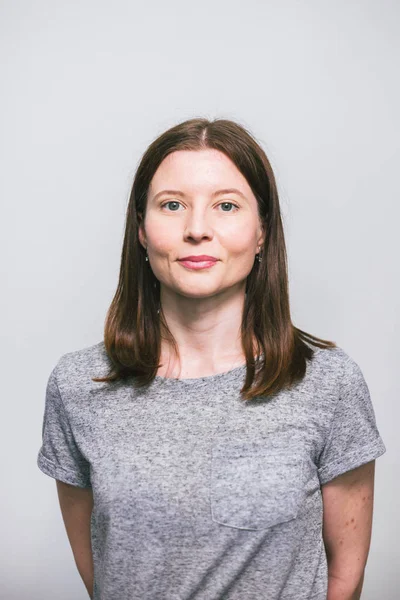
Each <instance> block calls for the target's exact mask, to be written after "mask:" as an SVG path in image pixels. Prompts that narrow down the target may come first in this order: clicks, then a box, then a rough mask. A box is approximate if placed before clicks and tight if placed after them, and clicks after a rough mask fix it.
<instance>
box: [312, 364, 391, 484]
mask: <svg viewBox="0 0 400 600" xmlns="http://www.w3.org/2000/svg"><path fill="white" fill-rule="evenodd" d="M385 452H386V447H385V445H384V443H383V440H382V438H381V436H380V434H379V431H378V428H377V424H376V419H375V413H374V408H373V405H372V402H371V397H370V393H369V389H368V386H367V383H366V381H365V378H364V376H363V374H362V372H361V369H360V367H359V365H358V364H357V363H356V361H355V360H354V359H352V358H351V357H348V360H347V361H346V363H345V364H344V366H343V373H342V378H341V382H340V392H339V397H338V403H337V406H336V408H335V411H334V414H333V418H332V422H331V427H330V431H329V434H328V438H327V440H326V443H325V444H324V448H323V450H322V452H321V454H320V456H319V459H318V464H317V467H318V477H319V480H320V484H321V485H323V484H324V483H327V482H328V481H330V480H331V479H333V478H334V477H337V476H338V475H341V474H342V473H345V472H346V471H350V470H351V469H355V468H356V467H359V466H361V465H363V464H365V463H367V462H370V461H372V460H374V459H376V458H378V457H379V456H381V455H382V454H384V453H385Z"/></svg>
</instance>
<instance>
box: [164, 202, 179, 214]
mask: <svg viewBox="0 0 400 600" xmlns="http://www.w3.org/2000/svg"><path fill="white" fill-rule="evenodd" d="M167 204H180V202H178V201H177V200H168V201H167V202H164V204H161V208H164V206H166V205H167ZM172 212H177V211H176V210H175V211H172Z"/></svg>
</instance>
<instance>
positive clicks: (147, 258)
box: [146, 248, 149, 261]
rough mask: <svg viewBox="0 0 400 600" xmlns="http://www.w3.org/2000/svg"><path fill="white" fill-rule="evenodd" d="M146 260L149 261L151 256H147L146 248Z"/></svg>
mask: <svg viewBox="0 0 400 600" xmlns="http://www.w3.org/2000/svg"><path fill="white" fill-rule="evenodd" d="M146 260H147V261H148V260H149V256H148V254H147V248H146Z"/></svg>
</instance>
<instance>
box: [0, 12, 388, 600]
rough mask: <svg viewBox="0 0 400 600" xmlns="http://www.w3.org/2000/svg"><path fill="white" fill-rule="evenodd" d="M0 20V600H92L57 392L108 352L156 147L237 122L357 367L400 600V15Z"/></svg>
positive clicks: (302, 311) (330, 331) (296, 280)
mask: <svg viewBox="0 0 400 600" xmlns="http://www.w3.org/2000/svg"><path fill="white" fill-rule="evenodd" d="M0 7H1V8H0V29H1V30H0V44H1V73H0V75H1V77H0V79H1V94H0V119H1V136H0V144H1V150H0V152H1V156H0V158H1V167H2V168H1V181H0V185H1V202H2V219H1V231H0V234H1V245H2V248H1V254H0V255H1V258H2V283H3V286H2V294H1V303H2V315H3V319H2V327H1V329H2V345H1V346H2V356H1V364H2V367H3V369H2V394H1V396H2V418H1V431H0V434H1V436H0V439H1V445H2V448H1V456H2V469H1V480H2V492H1V511H0V528H1V532H2V536H1V537H2V543H1V551H0V552H1V556H0V562H1V567H0V569H1V572H0V581H1V583H0V598H1V600H50V599H53V598H55V597H56V598H57V600H71V598H73V599H74V600H86V599H87V598H88V595H87V593H86V589H85V588H84V584H83V582H82V581H81V579H80V576H79V574H78V571H77V569H76V567H75V564H74V560H73V555H72V551H71V548H70V546H69V542H68V539H67V536H66V532H65V529H64V524H63V521H62V516H61V512H60V508H59V505H58V498H57V493H56V484H55V481H54V480H53V479H51V478H50V477H47V476H46V475H44V474H43V473H41V472H40V471H39V469H38V467H37V466H36V457H37V452H38V450H39V447H40V445H41V426H42V418H43V409H44V397H45V386H46V381H47V378H48V376H49V374H50V371H51V369H52V368H53V366H54V365H55V363H56V362H57V360H58V359H59V357H60V356H61V355H62V354H64V353H66V352H70V351H73V350H77V349H80V348H83V347H86V346H89V345H91V344H94V343H96V342H98V341H100V340H101V339H102V335H103V325H104V319H105V315H106V311H107V308H108V306H109V304H110V302H111V299H112V296H113V294H114V291H115V289H116V285H117V278H118V271H119V260H120V252H121V246H122V236H123V226H124V217H125V209H126V205H127V201H128V195H129V191H130V187H131V184H132V179H133V176H134V173H135V169H136V167H137V164H138V161H139V159H140V157H141V154H142V152H143V151H144V150H145V148H146V147H147V145H148V144H149V143H150V142H151V141H152V140H153V139H154V138H155V137H156V136H158V135H159V134H160V133H161V132H162V131H164V130H165V129H167V128H169V127H171V126H172V125H174V124H176V123H178V122H180V121H182V120H185V119H188V118H192V117H198V116H205V117H208V118H215V117H224V118H228V119H234V120H237V121H239V122H240V123H241V124H242V125H244V126H245V127H246V128H248V129H249V130H250V131H251V132H252V133H253V134H254V135H255V137H256V138H257V139H258V141H259V142H260V143H261V145H262V146H263V148H264V150H265V151H266V153H267V155H268V157H269V158H270V160H271V163H272V166H273V168H274V171H275V174H276V177H277V183H278V189H279V192H280V200H281V207H282V214H283V220H284V227H285V233H286V241H287V247H288V258H289V276H290V294H291V296H290V297H291V309H292V317H293V321H294V324H295V325H297V326H298V327H300V328H301V329H304V330H306V331H309V332H311V333H313V334H315V335H317V336H320V337H323V338H327V339H332V340H334V341H335V342H336V343H337V344H338V345H340V346H341V347H342V348H343V349H344V350H345V351H346V352H348V353H349V354H350V356H352V357H353V358H354V359H355V360H356V361H357V362H358V363H359V364H360V366H361V368H362V370H363V373H364V375H365V378H366V381H367V383H368V386H369V389H370V393H371V398H372V401H373V405H374V409H375V413H376V419H377V424H378V428H379V431H380V433H381V435H382V437H383V440H384V442H385V445H386V448H387V452H386V454H385V455H384V456H383V457H381V458H379V459H378V460H377V463H376V475H375V504H374V521H373V531H372V541H371V548H370V554H369V559H368V563H367V569H366V576H365V582H364V590H363V594H362V598H363V600H377V599H379V600H380V599H384V600H396V599H398V597H399V587H400V577H399V568H398V566H399V560H400V551H399V544H398V539H399V533H400V532H399V528H398V506H399V501H398V498H399V497H400V486H399V479H400V477H399V476H400V471H399V456H400V441H399V440H400V436H399V423H400V411H399V399H400V395H399V380H398V365H399V362H398V361H399V352H398V339H399V336H400V331H399V316H398V312H399V307H400V301H399V276H398V275H399V274H398V257H399V250H400V248H399V241H398V239H399V217H400V213H399V205H398V204H399V191H400V184H399V137H400V128H399V106H400V93H399V91H400V86H399V23H400V5H399V3H398V2H397V1H396V0H393V1H390V0H375V1H371V0H370V1H367V0H363V1H361V0H359V1H353V0H350V1H349V0H337V1H336V2H328V1H325V0H308V1H307V0H305V1H303V2H302V1H295V0H291V1H282V0H279V1H278V0H274V1H272V2H271V1H260V0H247V1H246V2H237V1H233V0H229V1H228V0H226V1H218V0H217V1H216V0H214V1H211V0H202V2H199V3H192V2H188V1H183V0H182V1H177V0H170V1H169V2H161V1H158V2H154V1H153V2H152V1H150V2H147V3H143V2H138V1H136V2H135V1H133V0H129V1H128V0H126V1H122V0H114V1H113V2H105V1H99V0H96V1H95V0H80V1H79V2H78V1H76V2H74V1H73V2H61V1H56V0H36V1H35V2H30V1H27V0H25V1H23V0H9V1H4V0H3V1H2V2H1V3H0ZM396 167H397V168H396Z"/></svg>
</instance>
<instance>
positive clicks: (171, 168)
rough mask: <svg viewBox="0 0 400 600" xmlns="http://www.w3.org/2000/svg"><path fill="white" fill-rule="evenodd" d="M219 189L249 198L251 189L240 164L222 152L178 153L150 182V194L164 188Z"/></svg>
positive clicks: (184, 189)
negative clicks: (238, 166)
mask: <svg viewBox="0 0 400 600" xmlns="http://www.w3.org/2000/svg"><path fill="white" fill-rule="evenodd" d="M216 186H219V187H237V188H238V189H239V190H240V191H241V192H243V193H244V194H246V195H247V196H249V195H251V188H250V186H249V184H248V183H247V181H246V178H245V177H244V176H243V175H242V173H241V172H240V171H239V169H238V168H237V167H236V165H235V164H234V163H233V162H232V161H231V159H230V158H228V156H226V154H224V153H223V152H220V151H219V150H214V149H211V148H210V149H206V150H196V151H193V150H178V151H176V152H172V153H171V154H169V155H168V156H167V157H166V158H165V159H164V160H163V161H162V163H161V164H160V165H159V167H158V169H157V171H156V172H155V174H154V176H153V179H152V180H151V183H150V193H151V194H152V195H153V194H157V193H158V192H159V191H160V190H162V189H163V188H167V187H168V188H172V189H180V190H182V191H183V192H188V193H189V192H195V191H196V190H198V191H202V192H207V191H208V190H209V191H210V192H211V191H213V190H214V189H215V187H216Z"/></svg>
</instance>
